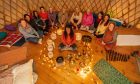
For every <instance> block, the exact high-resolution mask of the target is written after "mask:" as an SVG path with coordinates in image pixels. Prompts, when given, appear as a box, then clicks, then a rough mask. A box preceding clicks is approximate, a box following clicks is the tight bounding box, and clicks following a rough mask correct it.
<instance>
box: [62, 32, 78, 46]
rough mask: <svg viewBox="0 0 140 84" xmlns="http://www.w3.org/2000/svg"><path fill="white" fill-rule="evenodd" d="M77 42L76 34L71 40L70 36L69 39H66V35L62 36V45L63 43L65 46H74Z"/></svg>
mask: <svg viewBox="0 0 140 84" xmlns="http://www.w3.org/2000/svg"><path fill="white" fill-rule="evenodd" d="M75 42H76V36H75V34H74V37H73V38H70V36H69V35H68V37H67V38H65V36H64V33H63V35H62V43H63V44H64V45H72V44H74V43H75Z"/></svg>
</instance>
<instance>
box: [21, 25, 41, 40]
mask: <svg viewBox="0 0 140 84" xmlns="http://www.w3.org/2000/svg"><path fill="white" fill-rule="evenodd" d="M18 28H19V32H20V33H21V34H23V36H24V38H25V39H27V38H29V37H37V38H39V34H38V33H37V32H36V30H35V29H33V28H32V27H31V26H30V25H29V24H27V27H26V28H24V27H22V26H21V24H19V25H18Z"/></svg>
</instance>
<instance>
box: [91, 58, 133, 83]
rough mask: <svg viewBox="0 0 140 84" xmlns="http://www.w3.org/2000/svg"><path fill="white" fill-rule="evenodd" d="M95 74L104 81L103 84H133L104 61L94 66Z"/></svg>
mask: <svg viewBox="0 0 140 84" xmlns="http://www.w3.org/2000/svg"><path fill="white" fill-rule="evenodd" d="M93 72H94V73H95V74H96V75H97V76H98V77H99V78H100V80H102V82H103V84H133V83H132V82H131V81H130V80H128V79H127V78H126V77H125V76H124V75H123V74H121V73H120V72H119V71H118V70H117V69H115V68H114V67H113V66H112V65H110V64H109V63H108V62H107V61H105V60H104V59H101V60H99V61H98V62H97V63H96V64H95V65H94V67H93Z"/></svg>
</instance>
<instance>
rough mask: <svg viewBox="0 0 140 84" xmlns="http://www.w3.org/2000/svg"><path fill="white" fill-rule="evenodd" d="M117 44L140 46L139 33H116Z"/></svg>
mask: <svg viewBox="0 0 140 84" xmlns="http://www.w3.org/2000/svg"><path fill="white" fill-rule="evenodd" d="M117 46H140V35H118V37H117Z"/></svg>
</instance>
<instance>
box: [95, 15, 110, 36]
mask: <svg viewBox="0 0 140 84" xmlns="http://www.w3.org/2000/svg"><path fill="white" fill-rule="evenodd" d="M109 19H110V15H108V14H107V15H105V17H104V19H103V20H102V21H101V22H100V23H99V25H98V27H97V30H96V31H95V32H94V36H96V38H102V37H103V35H104V33H105V31H106V29H107V27H108V24H109Z"/></svg>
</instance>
